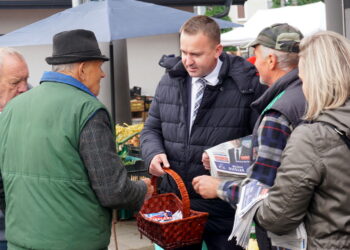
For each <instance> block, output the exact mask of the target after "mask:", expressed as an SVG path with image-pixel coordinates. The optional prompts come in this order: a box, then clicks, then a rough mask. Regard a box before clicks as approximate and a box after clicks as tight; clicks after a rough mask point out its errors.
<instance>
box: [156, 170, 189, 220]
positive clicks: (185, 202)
mask: <svg viewBox="0 0 350 250" xmlns="http://www.w3.org/2000/svg"><path fill="white" fill-rule="evenodd" d="M163 170H164V172H166V173H167V174H168V175H170V176H171V177H172V178H173V179H174V181H175V182H176V185H177V187H178V189H179V191H180V194H181V200H182V217H183V218H186V217H189V216H190V198H189V196H188V192H187V189H186V186H185V183H184V182H183V181H182V179H181V177H180V176H179V175H178V174H177V173H176V172H175V171H174V170H171V169H170V168H163ZM152 185H153V187H154V192H153V195H156V194H157V177H156V176H152Z"/></svg>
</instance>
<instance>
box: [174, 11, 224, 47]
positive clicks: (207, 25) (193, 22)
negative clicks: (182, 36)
mask: <svg viewBox="0 0 350 250" xmlns="http://www.w3.org/2000/svg"><path fill="white" fill-rule="evenodd" d="M200 32H202V33H203V34H204V35H206V36H207V37H209V38H210V40H212V41H213V42H215V43H216V44H219V43H220V27H219V25H218V24H217V23H216V22H215V21H214V19H212V18H210V17H208V16H203V15H199V16H195V17H192V18H190V19H189V20H187V21H186V22H185V23H184V24H183V25H182V27H181V29H180V33H186V34H189V35H196V34H198V33H200Z"/></svg>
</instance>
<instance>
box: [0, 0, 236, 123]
mask: <svg viewBox="0 0 350 250" xmlns="http://www.w3.org/2000/svg"><path fill="white" fill-rule="evenodd" d="M192 16H195V14H194V13H190V12H186V11H181V10H177V9H174V8H169V7H164V6H160V5H155V4H150V3H145V2H140V1H135V0H105V1H98V2H97V1H93V2H88V3H85V4H82V5H79V6H77V7H75V8H70V9H67V10H64V11H62V12H59V13H56V14H54V15H52V16H50V17H47V18H45V19H42V20H40V21H38V22H35V23H33V24H30V25H27V26H25V27H23V28H20V29H17V30H15V31H13V32H10V33H8V34H6V35H4V36H1V37H0V46H11V47H15V46H30V45H45V44H46V45H47V44H51V43H52V37H53V36H54V35H55V34H56V33H58V32H61V31H65V30H71V29H88V30H92V31H93V32H94V33H95V34H96V38H97V40H98V41H99V42H110V58H111V62H110V66H111V95H112V115H113V117H117V119H116V120H117V122H129V119H128V118H123V117H125V114H129V113H130V112H129V110H127V109H125V107H126V106H127V105H125V104H126V102H127V103H128V100H129V99H128V95H129V83H128V77H127V74H128V73H127V68H126V69H125V68H124V69H120V68H116V69H115V68H114V62H115V60H114V58H113V55H114V52H113V42H112V41H116V40H117V49H121V50H123V49H125V48H126V45H125V46H124V45H123V43H126V42H125V39H126V38H133V37H143V36H153V35H160V34H171V33H176V32H178V31H179V29H180V27H181V25H182V24H183V23H184V22H185V21H186V20H187V19H189V18H191V17H192ZM216 21H217V22H218V24H219V25H220V27H221V28H229V27H237V26H241V25H239V24H235V23H232V22H227V21H222V20H218V19H217V20H216ZM123 39H124V40H123ZM114 44H116V43H115V42H114ZM118 54H119V55H120V56H119V57H118V63H119V62H120V61H123V60H124V62H125V63H123V64H126V52H125V51H121V53H118ZM123 54H125V58H123ZM119 65H122V64H119ZM115 71H117V72H118V77H120V79H114V75H115V74H114V73H115ZM125 74H126V76H125ZM123 75H124V77H123ZM116 84H118V85H119V86H118V88H116ZM116 89H118V93H117V92H116V91H115V90H116ZM115 95H118V98H117V99H116V98H115ZM115 101H118V102H121V103H123V104H124V105H117V107H118V106H121V107H123V110H119V111H120V112H121V113H120V112H119V111H118V110H116V111H115V110H114V109H115V106H116V103H115ZM118 112H119V113H120V114H118Z"/></svg>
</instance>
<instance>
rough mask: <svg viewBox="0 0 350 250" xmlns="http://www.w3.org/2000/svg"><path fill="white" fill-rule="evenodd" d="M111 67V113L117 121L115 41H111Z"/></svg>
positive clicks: (114, 120)
mask: <svg viewBox="0 0 350 250" xmlns="http://www.w3.org/2000/svg"><path fill="white" fill-rule="evenodd" d="M109 55H110V58H109V68H110V73H109V74H110V78H111V113H112V119H113V122H114V123H115V122H116V119H115V86H114V51H113V42H110V43H109Z"/></svg>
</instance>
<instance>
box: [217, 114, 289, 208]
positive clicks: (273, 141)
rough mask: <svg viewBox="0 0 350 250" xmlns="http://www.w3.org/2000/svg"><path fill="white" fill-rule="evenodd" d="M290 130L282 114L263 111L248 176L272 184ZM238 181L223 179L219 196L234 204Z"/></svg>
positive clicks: (238, 185) (236, 197) (218, 191)
mask: <svg viewBox="0 0 350 250" xmlns="http://www.w3.org/2000/svg"><path fill="white" fill-rule="evenodd" d="M291 131H292V126H291V124H290V122H289V121H288V119H287V118H286V117H285V116H284V115H283V114H281V113H280V112H278V111H275V110H270V111H267V112H266V113H265V115H264V117H263V119H262V121H261V123H260V125H259V128H258V132H257V133H258V135H257V140H255V141H254V142H253V147H254V150H256V152H257V155H256V158H255V159H253V162H254V164H253V165H252V166H251V172H250V174H249V176H248V177H249V178H252V179H256V180H258V181H260V182H262V183H264V184H266V185H269V186H272V185H273V183H274V181H275V178H276V173H277V169H278V167H279V166H280V165H281V157H282V152H283V149H284V148H285V146H286V144H287V140H288V138H289V136H290V134H291ZM240 183H241V182H240V181H229V180H228V181H223V182H222V183H221V184H220V186H219V187H218V190H217V194H218V196H219V198H221V199H222V200H224V201H226V202H228V203H230V204H231V205H232V206H235V205H236V204H237V203H238V200H239V187H240Z"/></svg>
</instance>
